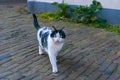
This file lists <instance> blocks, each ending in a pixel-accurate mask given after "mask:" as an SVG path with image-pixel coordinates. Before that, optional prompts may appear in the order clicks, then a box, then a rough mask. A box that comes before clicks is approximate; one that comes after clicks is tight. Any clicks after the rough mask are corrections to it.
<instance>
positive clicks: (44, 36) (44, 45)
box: [41, 32, 49, 48]
mask: <svg viewBox="0 0 120 80" xmlns="http://www.w3.org/2000/svg"><path fill="white" fill-rule="evenodd" d="M48 35H49V33H48V32H46V33H44V34H42V35H41V43H42V46H43V48H48V47H47V45H48V42H47V39H48Z"/></svg>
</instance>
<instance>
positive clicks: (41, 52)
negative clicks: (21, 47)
mask: <svg viewBox="0 0 120 80" xmlns="http://www.w3.org/2000/svg"><path fill="white" fill-rule="evenodd" d="M38 47H39V54H40V55H42V54H43V51H42V48H41V47H40V46H38Z"/></svg>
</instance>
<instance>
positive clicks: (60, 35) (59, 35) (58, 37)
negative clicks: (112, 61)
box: [50, 26, 66, 43]
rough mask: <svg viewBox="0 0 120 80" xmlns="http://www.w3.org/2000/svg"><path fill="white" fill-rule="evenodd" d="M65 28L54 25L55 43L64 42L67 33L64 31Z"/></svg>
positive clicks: (53, 36)
mask: <svg viewBox="0 0 120 80" xmlns="http://www.w3.org/2000/svg"><path fill="white" fill-rule="evenodd" d="M63 29H64V28H62V29H59V30H58V29H56V28H55V27H54V26H52V33H51V35H50V36H51V38H52V39H53V41H54V42H55V43H63V42H64V40H65V38H66V35H65V32H64V31H63Z"/></svg>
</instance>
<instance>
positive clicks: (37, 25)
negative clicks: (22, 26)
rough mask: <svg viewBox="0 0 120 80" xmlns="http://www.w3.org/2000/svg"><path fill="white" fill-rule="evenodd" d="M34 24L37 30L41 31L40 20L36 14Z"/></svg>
mask: <svg viewBox="0 0 120 80" xmlns="http://www.w3.org/2000/svg"><path fill="white" fill-rule="evenodd" d="M33 22H34V26H35V28H36V29H37V30H39V28H40V25H39V24H38V20H37V17H36V15H35V14H33Z"/></svg>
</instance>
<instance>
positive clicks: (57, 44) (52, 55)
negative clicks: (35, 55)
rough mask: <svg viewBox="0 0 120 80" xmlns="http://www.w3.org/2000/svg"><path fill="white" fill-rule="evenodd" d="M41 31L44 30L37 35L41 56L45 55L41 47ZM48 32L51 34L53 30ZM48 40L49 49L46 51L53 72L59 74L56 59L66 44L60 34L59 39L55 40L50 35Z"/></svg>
mask: <svg viewBox="0 0 120 80" xmlns="http://www.w3.org/2000/svg"><path fill="white" fill-rule="evenodd" d="M41 30H43V28H41V29H39V30H38V33H37V39H38V41H39V54H43V52H42V50H43V47H41V39H40V36H39V34H40V31H41ZM47 31H49V32H50V33H51V32H52V31H51V29H48V30H47ZM47 40H48V49H46V48H45V49H44V50H45V51H46V52H47V53H48V56H49V59H50V63H51V65H52V72H53V73H56V72H58V68H57V60H56V57H57V55H58V53H59V51H60V50H61V49H62V46H63V44H64V39H61V38H60V36H59V34H57V37H56V38H54V39H52V38H51V37H50V35H49V36H48V39H47Z"/></svg>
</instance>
